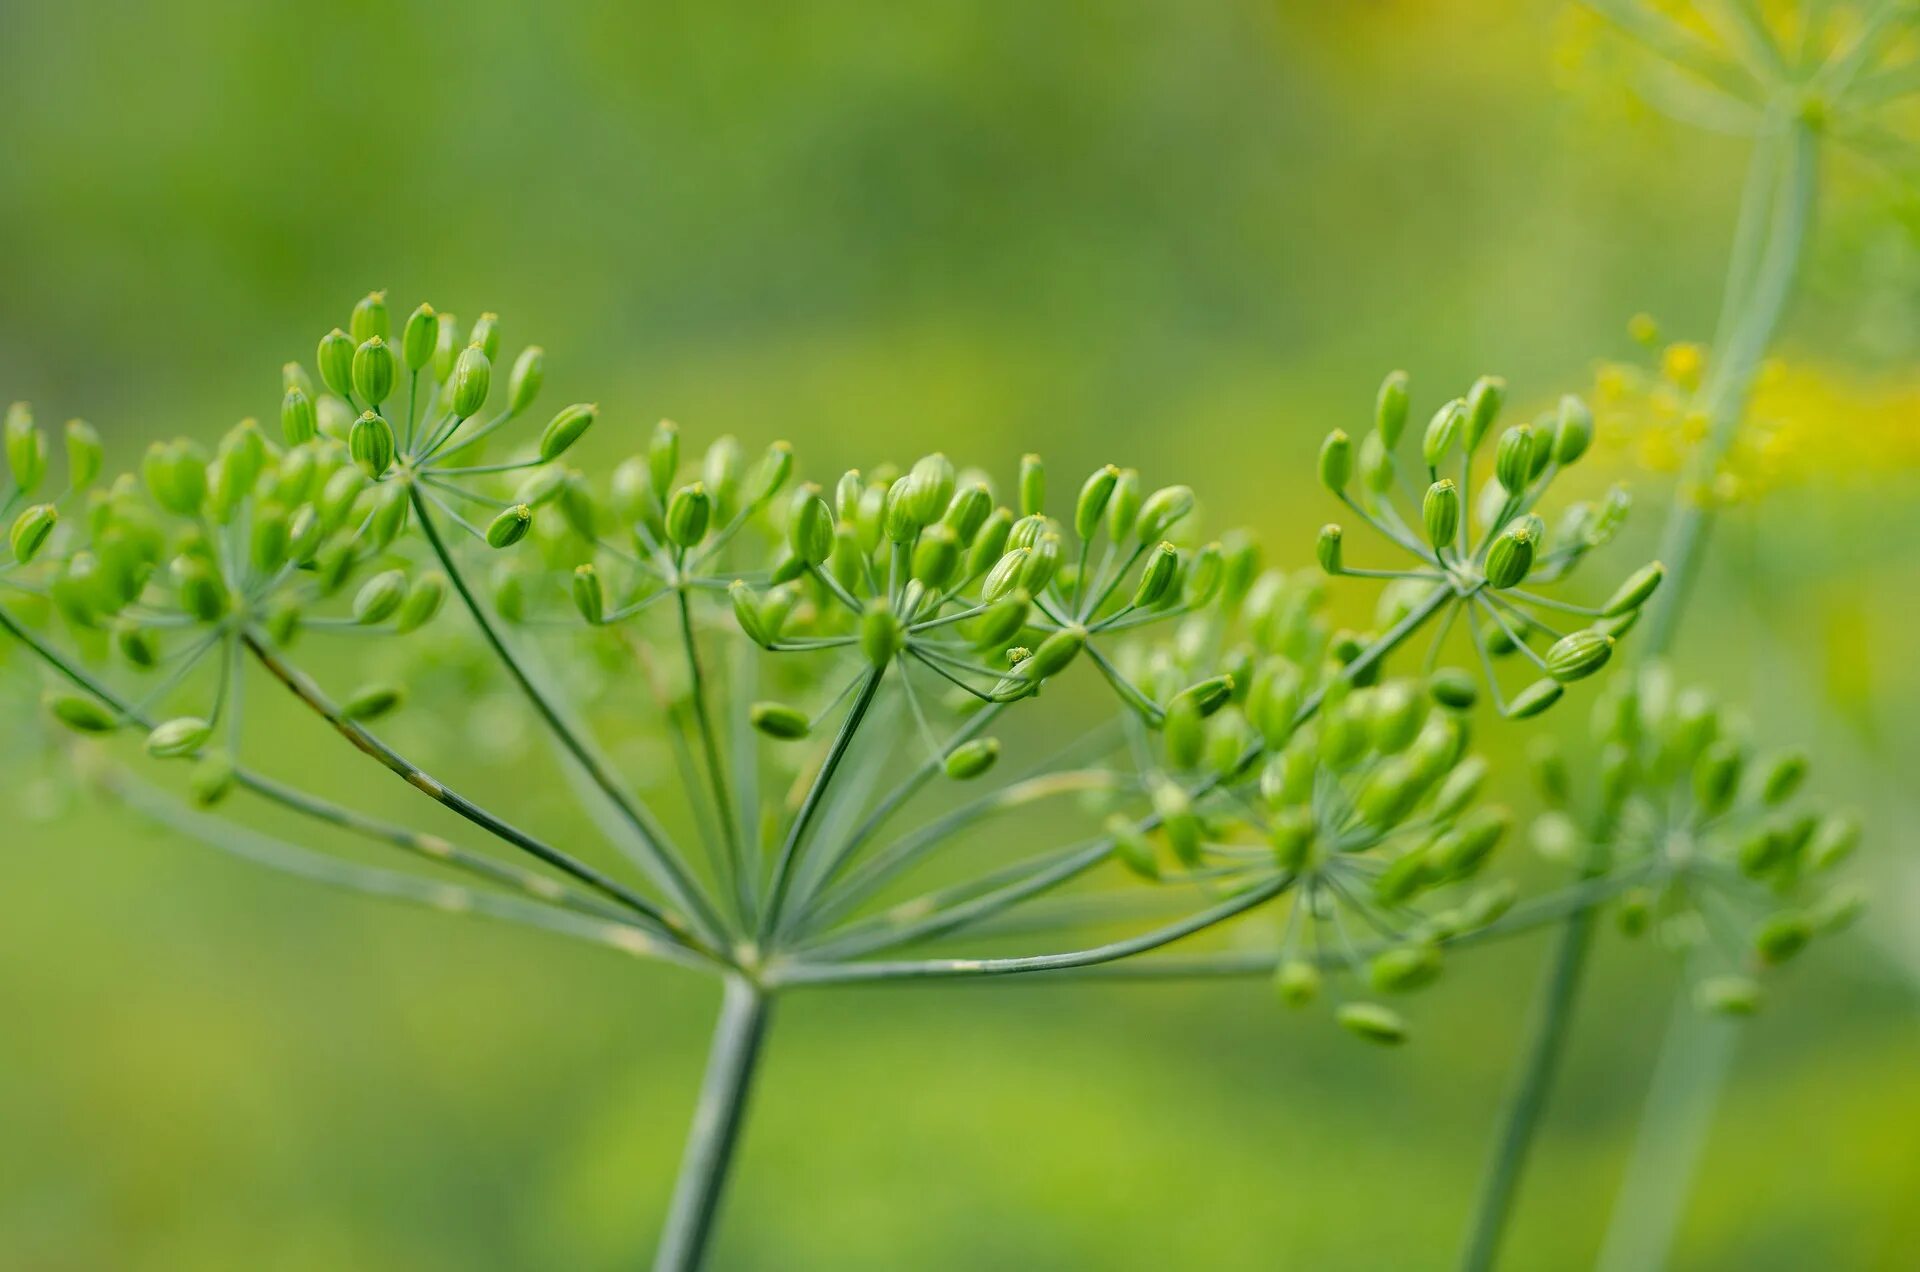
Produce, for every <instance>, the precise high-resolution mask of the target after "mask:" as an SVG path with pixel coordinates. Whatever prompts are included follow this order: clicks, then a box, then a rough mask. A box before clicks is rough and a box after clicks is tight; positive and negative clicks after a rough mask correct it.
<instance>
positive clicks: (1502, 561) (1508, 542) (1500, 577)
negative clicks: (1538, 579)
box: [1486, 522, 1535, 588]
mask: <svg viewBox="0 0 1920 1272" xmlns="http://www.w3.org/2000/svg"><path fill="white" fill-rule="evenodd" d="M1534 538H1535V536H1534V533H1533V528H1532V527H1531V526H1529V525H1527V524H1525V523H1524V522H1515V523H1514V524H1513V525H1510V526H1508V527H1507V528H1506V529H1505V530H1502V531H1501V532H1500V534H1499V536H1498V537H1497V538H1495V539H1494V541H1493V546H1492V547H1490V548H1488V549H1487V567H1486V578H1487V584H1488V586H1490V587H1495V588H1509V587H1516V586H1518V585H1519V584H1520V583H1521V582H1522V581H1524V580H1525V579H1526V577H1527V575H1528V574H1529V573H1530V572H1531V571H1532V570H1533V549H1534Z"/></svg>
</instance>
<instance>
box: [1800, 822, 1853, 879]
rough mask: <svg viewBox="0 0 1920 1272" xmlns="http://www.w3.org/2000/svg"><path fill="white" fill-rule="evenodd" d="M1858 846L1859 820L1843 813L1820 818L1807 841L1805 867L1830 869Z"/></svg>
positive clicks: (1851, 853) (1850, 854)
mask: <svg viewBox="0 0 1920 1272" xmlns="http://www.w3.org/2000/svg"><path fill="white" fill-rule="evenodd" d="M1859 846H1860V822H1859V819H1858V818H1855V817H1852V816H1850V815H1848V814H1845V813H1835V814H1832V815H1830V816H1828V817H1824V818H1822V819H1821V820H1820V822H1819V824H1818V825H1817V826H1816V827H1815V828H1814V832H1813V835H1812V837H1811V838H1810V839H1809V840H1808V841H1807V868H1808V869H1809V870H1830V869H1832V868H1833V867H1834V866H1837V865H1839V864H1840V863H1841V862H1842V861H1845V860H1846V859H1847V858H1848V857H1851V856H1852V855H1853V852H1854V849H1856V848H1858V847H1859Z"/></svg>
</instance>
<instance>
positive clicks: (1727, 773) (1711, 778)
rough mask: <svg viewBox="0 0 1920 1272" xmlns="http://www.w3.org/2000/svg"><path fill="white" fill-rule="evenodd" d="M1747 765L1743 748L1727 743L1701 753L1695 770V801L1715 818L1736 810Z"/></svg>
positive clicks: (1721, 742) (1716, 745)
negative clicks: (1743, 773) (1734, 802)
mask: <svg viewBox="0 0 1920 1272" xmlns="http://www.w3.org/2000/svg"><path fill="white" fill-rule="evenodd" d="M1745 763H1746V760H1745V757H1744V756H1742V755H1741V754H1740V748H1739V747H1737V746H1735V745H1734V744H1733V743H1731V742H1727V741H1720V742H1715V743H1713V744H1712V745H1711V746H1709V747H1708V748H1707V749H1706V750H1705V751H1704V752H1702V753H1701V755H1700V759H1699V761H1698V762H1697V763H1696V764H1695V765H1694V769H1693V797H1694V800H1695V802H1696V803H1698V804H1699V806H1700V811H1701V812H1702V813H1704V814H1705V815H1706V816H1708V817H1715V816H1718V815H1719V814H1721V813H1724V812H1726V811H1727V809H1728V808H1730V807H1732V805H1733V797H1734V795H1735V794H1737V793H1738V791H1739V789H1740V774H1741V770H1742V769H1743V768H1744V767H1745Z"/></svg>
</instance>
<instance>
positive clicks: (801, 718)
mask: <svg viewBox="0 0 1920 1272" xmlns="http://www.w3.org/2000/svg"><path fill="white" fill-rule="evenodd" d="M747 719H748V720H749V721H750V722H751V723H752V725H753V727H754V728H756V729H758V730H760V732H762V733H764V734H766V735H767V736H768V737H770V738H777V739H779V740H780V741H782V742H792V741H796V740H798V739H800V738H804V737H806V736H807V734H808V733H810V732H812V731H813V725H812V723H811V722H810V721H808V719H807V713H806V712H804V711H801V710H800V709H798V708H797V707H790V706H788V705H787V704H786V703H784V702H756V703H754V704H753V706H751V707H749V708H748V709H747Z"/></svg>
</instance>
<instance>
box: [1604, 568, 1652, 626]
mask: <svg viewBox="0 0 1920 1272" xmlns="http://www.w3.org/2000/svg"><path fill="white" fill-rule="evenodd" d="M1666 577H1667V571H1666V567H1665V566H1663V565H1661V564H1660V563H1659V562H1658V561H1655V562H1653V563H1652V564H1650V565H1643V566H1641V567H1640V568H1639V569H1637V570H1635V571H1634V572H1633V573H1632V574H1630V575H1628V576H1627V581H1626V582H1625V583H1622V584H1621V585H1620V587H1619V589H1618V590H1617V591H1615V592H1614V594H1613V595H1612V596H1611V597H1609V598H1607V603H1606V604H1605V605H1603V606H1601V607H1600V612H1601V613H1602V614H1603V615H1605V616H1606V617H1608V618H1615V617H1618V616H1619V615H1622V614H1628V613H1631V612H1633V611H1635V610H1638V609H1639V608H1640V607H1641V606H1642V605H1645V604H1646V603H1647V598H1648V597H1650V596H1652V595H1653V594H1654V592H1655V591H1656V590H1657V589H1658V588H1659V586H1660V583H1661V581H1662V580H1664V579H1665V578H1666Z"/></svg>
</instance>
